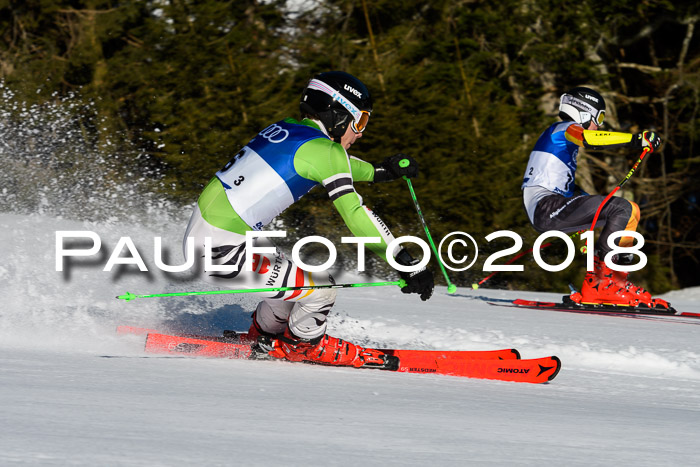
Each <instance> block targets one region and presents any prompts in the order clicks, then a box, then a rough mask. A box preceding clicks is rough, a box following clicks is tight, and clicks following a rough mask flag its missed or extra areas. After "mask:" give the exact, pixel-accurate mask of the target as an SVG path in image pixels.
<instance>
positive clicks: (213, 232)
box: [187, 209, 384, 366]
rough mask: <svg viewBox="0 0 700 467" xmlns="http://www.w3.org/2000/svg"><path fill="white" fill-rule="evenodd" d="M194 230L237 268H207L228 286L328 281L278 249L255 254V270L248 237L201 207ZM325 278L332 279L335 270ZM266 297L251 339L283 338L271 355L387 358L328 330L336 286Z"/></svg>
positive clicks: (332, 361)
mask: <svg viewBox="0 0 700 467" xmlns="http://www.w3.org/2000/svg"><path fill="white" fill-rule="evenodd" d="M187 232H188V235H190V236H192V237H195V242H196V245H197V246H198V247H203V245H204V238H205V237H210V238H212V245H213V246H212V263H213V264H214V265H217V266H221V265H227V266H232V267H233V271H223V272H222V271H206V270H204V271H203V277H205V278H206V280H208V281H211V282H214V283H216V284H217V285H220V286H223V287H235V288H281V287H302V286H309V285H315V284H322V283H323V282H321V281H319V280H318V277H321V276H319V275H317V274H313V276H312V273H311V272H307V271H304V270H302V269H301V268H299V267H298V266H297V265H295V264H294V263H292V262H291V261H289V260H287V259H285V258H284V255H283V254H282V253H281V252H280V251H279V250H277V249H275V251H274V252H273V253H264V254H257V253H256V254H255V255H254V256H253V271H252V272H251V271H246V270H245V269H244V267H245V259H246V254H245V253H246V252H245V248H246V246H245V237H243V236H241V235H238V234H235V233H233V232H226V231H223V230H221V229H217V228H216V227H214V226H212V225H210V224H209V223H207V222H206V221H204V219H202V218H201V214H199V211H198V209H195V213H194V214H193V217H192V220H191V221H190V225H189V226H188V229H187ZM325 283H332V280H331V278H330V276H328V280H327V282H325ZM257 295H259V296H262V297H264V299H265V300H264V301H263V302H262V303H260V304H259V305H258V307H257V309H256V311H255V313H254V319H253V323H252V325H251V328H250V331H249V339H250V340H252V339H254V338H257V336H260V335H267V336H268V337H278V336H279V334H281V333H283V334H284V335H283V338H282V337H278V339H277V340H276V341H275V342H277V347H276V349H275V351H274V352H272V353H271V355H273V356H276V357H279V358H287V359H288V360H293V361H301V360H304V361H312V362H317V363H323V364H328V365H352V366H362V365H364V364H366V363H374V364H382V363H383V362H384V359H383V356H382V354H381V352H378V351H373V350H366V349H363V348H362V347H360V346H356V345H354V344H352V343H350V342H346V341H343V340H341V339H338V338H335V337H330V336H328V335H326V326H327V324H326V317H327V315H328V312H329V311H330V309H331V307H332V306H333V304H334V303H335V296H336V292H335V290H333V289H312V290H293V291H271V292H258V293H257Z"/></svg>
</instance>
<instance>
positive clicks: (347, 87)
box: [343, 84, 362, 99]
mask: <svg viewBox="0 0 700 467" xmlns="http://www.w3.org/2000/svg"><path fill="white" fill-rule="evenodd" d="M343 88H345V90H346V91H350V92H351V93H353V94H355V95H356V96H357V97H359V98H360V99H362V93H361V92H360V91H358V90H357V89H355V88H353V87H352V86H350V85H348V84H345V85H343Z"/></svg>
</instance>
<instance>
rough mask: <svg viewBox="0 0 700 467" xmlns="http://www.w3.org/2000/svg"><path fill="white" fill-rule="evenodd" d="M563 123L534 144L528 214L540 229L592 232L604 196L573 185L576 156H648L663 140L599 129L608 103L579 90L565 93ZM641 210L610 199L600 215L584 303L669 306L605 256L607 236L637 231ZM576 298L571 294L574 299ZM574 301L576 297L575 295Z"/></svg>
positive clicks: (629, 241) (622, 241)
mask: <svg viewBox="0 0 700 467" xmlns="http://www.w3.org/2000/svg"><path fill="white" fill-rule="evenodd" d="M559 117H560V118H561V119H562V120H563V121H562V122H558V123H554V124H553V125H551V126H550V127H549V128H547V129H546V130H545V131H544V132H543V133H542V134H541V135H540V137H539V139H538V140H537V143H535V147H534V149H533V150H532V152H531V153H530V159H529V160H528V163H527V169H526V170H525V177H524V180H523V184H522V190H523V201H524V204H525V210H526V211H527V215H528V217H529V219H530V222H531V223H532V225H533V227H534V228H535V229H536V230H538V231H540V232H546V231H548V230H560V231H564V232H567V233H569V232H576V231H579V230H587V229H589V228H590V226H591V223H592V221H593V217H594V216H595V213H596V211H597V210H598V207H599V206H600V204H601V202H602V201H603V199H604V198H605V197H604V196H600V195H596V196H591V195H588V194H587V193H583V192H581V191H580V190H578V187H576V185H575V176H576V156H577V154H578V151H579V148H581V147H583V148H587V149H602V148H610V147H616V146H627V147H631V148H635V149H636V150H642V149H643V148H648V150H649V152H653V151H654V150H656V149H657V148H658V147H659V145H660V144H661V139H660V138H659V136H658V135H657V134H656V133H655V132H653V131H643V132H641V133H638V134H630V133H619V132H608V131H600V130H599V129H600V127H601V126H602V125H603V120H604V118H605V100H604V99H603V96H601V95H600V94H599V93H598V92H596V91H594V90H593V89H590V88H586V87H576V88H574V89H572V90H570V91H567V92H565V93H564V94H562V96H561V99H560V105H559ZM639 218H640V212H639V206H637V204H635V203H633V202H631V201H628V200H626V199H624V198H620V197H612V198H611V199H610V200H608V202H607V203H606V204H605V205H604V207H603V208H602V210H601V212H600V216H599V218H598V222H597V224H596V226H597V227H602V228H603V229H602V232H601V234H600V238H599V239H598V241H597V242H596V248H595V259H594V270H593V271H589V272H588V273H587V274H586V277H585V278H584V281H583V285H582V287H581V298H580V300H581V301H582V302H585V303H608V304H618V305H630V306H637V305H640V304H643V305H646V306H656V305H661V306H667V305H665V302H663V300H658V299H652V297H651V294H650V293H649V292H647V291H646V290H644V289H643V288H641V287H637V286H635V285H634V284H632V283H631V282H630V281H629V280H628V279H627V275H628V274H627V273H626V272H622V271H613V270H612V269H610V267H609V266H608V265H607V264H605V262H604V261H603V258H604V257H605V254H607V253H608V252H609V251H611V248H610V247H609V246H608V241H607V240H608V236H609V235H610V234H612V233H613V232H617V231H621V230H629V231H635V230H636V228H637V223H638V222H639ZM616 244H618V245H619V246H622V247H626V246H632V245H633V244H634V238H632V237H621V238H619V239H618V240H616ZM613 262H614V263H615V264H618V265H628V264H632V263H634V262H635V260H634V255H633V254H631V253H627V254H617V255H615V256H614V257H613ZM575 296H576V294H573V295H572V298H574V297H575ZM576 298H578V297H577V296H576Z"/></svg>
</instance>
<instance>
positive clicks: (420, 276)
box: [396, 249, 435, 301]
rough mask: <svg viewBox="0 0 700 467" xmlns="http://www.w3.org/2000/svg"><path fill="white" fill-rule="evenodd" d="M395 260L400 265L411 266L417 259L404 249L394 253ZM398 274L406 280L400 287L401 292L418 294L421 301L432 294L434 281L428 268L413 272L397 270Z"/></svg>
mask: <svg viewBox="0 0 700 467" xmlns="http://www.w3.org/2000/svg"><path fill="white" fill-rule="evenodd" d="M396 262H397V263H399V264H400V265H402V266H412V265H414V264H417V263H418V262H419V261H418V260H417V259H413V258H412V257H411V255H410V254H409V253H408V251H406V250H405V249H404V250H401V251H399V254H397V255H396ZM399 276H401V279H403V280H405V281H406V286H405V287H403V288H402V289H401V292H403V293H417V294H420V299H421V300H423V301H426V300H427V299H429V298H430V297H431V296H432V295H433V288H435V283H434V282H433V273H432V272H431V271H430V269H426V268H423V269H419V270H418V271H414V272H401V271H399Z"/></svg>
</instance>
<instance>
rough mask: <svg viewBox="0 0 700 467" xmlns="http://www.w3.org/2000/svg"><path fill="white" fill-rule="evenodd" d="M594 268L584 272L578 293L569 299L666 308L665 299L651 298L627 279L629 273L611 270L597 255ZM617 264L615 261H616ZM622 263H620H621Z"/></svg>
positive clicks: (602, 303) (592, 302) (584, 302)
mask: <svg viewBox="0 0 700 467" xmlns="http://www.w3.org/2000/svg"><path fill="white" fill-rule="evenodd" d="M593 264H594V266H593V267H594V269H593V271H589V272H587V273H586V277H585V278H584V279H583V285H582V286H581V292H580V293H573V294H572V295H571V297H570V298H571V300H572V301H574V302H576V303H580V304H593V305H616V306H631V307H639V306H641V307H648V308H668V307H669V305H668V303H667V302H666V301H665V300H661V299H658V298H652V297H651V294H650V293H649V292H647V291H646V290H645V289H643V288H642V287H637V286H636V285H634V284H633V283H632V282H630V281H629V280H627V276H628V274H629V273H627V272H624V271H613V270H612V269H610V268H609V267H608V265H607V264H605V262H604V261H603V260H601V259H600V258H599V257H598V256H595V257H594V260H593ZM616 264H617V263H616ZM621 264H622V263H621Z"/></svg>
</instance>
